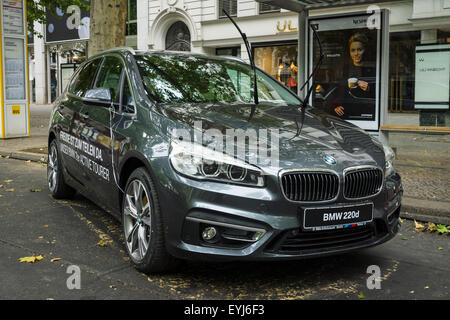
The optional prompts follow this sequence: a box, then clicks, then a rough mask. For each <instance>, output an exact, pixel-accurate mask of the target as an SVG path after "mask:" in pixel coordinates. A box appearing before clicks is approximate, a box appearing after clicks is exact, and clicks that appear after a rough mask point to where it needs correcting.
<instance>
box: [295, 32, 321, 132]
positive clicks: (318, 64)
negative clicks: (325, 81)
mask: <svg viewBox="0 0 450 320" xmlns="http://www.w3.org/2000/svg"><path fill="white" fill-rule="evenodd" d="M311 29H312V30H313V33H314V36H315V37H316V39H317V42H318V43H319V54H320V57H319V61H318V62H317V64H316V66H315V67H314V69H313V71H312V73H311V74H310V76H309V77H308V79H307V80H306V82H305V83H304V84H303V86H302V87H301V88H300V91H301V90H303V88H304V87H305V86H306V85H307V84H308V83H309V81H310V80H311V79H312V77H314V75H315V74H316V72H317V70H318V69H319V68H320V66H321V65H322V61H323V58H324V54H323V50H322V42H321V41H320V38H319V35H318V34H317V31H316V29H315V27H314V26H313V25H311ZM313 90H314V81H313V84H312V85H311V87H310V88H309V90H308V93H307V94H306V97H305V99H304V100H303V103H302V105H301V111H302V113H301V119H302V125H301V127H300V129H299V130H298V131H297V135H296V136H298V135H300V133H301V132H302V129H303V124H304V122H305V113H306V105H307V104H308V101H309V97H310V96H311V93H312V92H313ZM295 122H296V123H297V120H296V121H295ZM297 128H298V126H297Z"/></svg>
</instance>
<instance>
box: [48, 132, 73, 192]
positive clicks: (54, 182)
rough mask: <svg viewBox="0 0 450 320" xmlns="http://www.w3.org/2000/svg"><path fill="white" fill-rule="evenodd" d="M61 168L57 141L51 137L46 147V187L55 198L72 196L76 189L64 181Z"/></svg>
mask: <svg viewBox="0 0 450 320" xmlns="http://www.w3.org/2000/svg"><path fill="white" fill-rule="evenodd" d="M62 169H63V166H62V164H61V158H60V154H59V151H58V143H57V141H56V139H53V140H52V142H50V146H49V148H48V161H47V183H48V188H49V190H50V192H51V193H52V196H53V198H55V199H68V198H72V197H73V196H74V194H75V193H76V191H75V190H74V189H73V188H71V187H70V186H69V185H67V184H66V182H65V181H64V175H63V170H62Z"/></svg>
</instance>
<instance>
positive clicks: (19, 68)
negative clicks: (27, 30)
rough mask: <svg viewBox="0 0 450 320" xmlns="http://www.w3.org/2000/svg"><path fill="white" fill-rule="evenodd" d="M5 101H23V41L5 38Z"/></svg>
mask: <svg viewBox="0 0 450 320" xmlns="http://www.w3.org/2000/svg"><path fill="white" fill-rule="evenodd" d="M4 42H5V48H4V51H5V52H4V55H5V65H4V66H5V88H6V100H25V98H26V97H25V89H26V87H25V67H24V61H25V56H24V43H23V39H15V38H5V40H4Z"/></svg>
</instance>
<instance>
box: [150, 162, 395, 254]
mask: <svg viewBox="0 0 450 320" xmlns="http://www.w3.org/2000/svg"><path fill="white" fill-rule="evenodd" d="M154 161H155V162H157V163H154V165H152V167H153V168H160V169H159V170H158V171H157V172H155V176H156V178H157V181H158V196H159V202H160V206H161V211H162V215H163V219H164V224H165V232H166V234H165V239H166V247H167V250H168V251H169V253H170V254H171V255H173V256H175V257H178V258H182V259H195V260H213V261H221V260H289V259H301V258H309V257H317V256H325V255H331V254H339V253H344V252H349V251H353V250H357V249H362V248H367V247H370V246H375V245H378V244H381V243H383V242H386V241H388V240H389V239H391V238H393V237H394V236H395V234H396V233H397V232H398V229H399V222H398V218H399V214H400V207H401V198H402V194H403V192H402V187H401V179H400V177H399V176H398V174H393V175H391V176H390V177H388V178H387V179H386V182H385V184H384V187H383V190H382V191H381V192H380V193H379V194H378V195H377V196H375V197H373V198H370V199H366V200H364V201H362V202H364V203H368V202H370V203H373V207H374V209H373V221H372V222H370V223H367V224H366V225H364V226H357V227H353V228H346V229H336V230H324V231H307V230H304V229H303V212H304V209H305V208H307V207H310V208H319V207H321V206H330V205H332V206H340V205H342V206H344V205H352V204H356V203H361V201H359V202H358V201H349V200H346V199H344V198H343V197H342V195H339V196H338V198H337V199H336V200H335V201H334V202H333V203H327V204H308V205H304V204H300V203H294V202H290V201H287V200H286V199H285V198H284V196H283V194H282V192H281V189H280V187H279V183H278V179H277V177H272V178H270V177H268V181H267V187H265V188H252V187H246V186H237V185H228V184H223V183H217V182H205V181H196V180H192V179H189V178H185V177H182V176H180V175H178V174H176V173H175V172H174V171H173V170H172V168H171V166H170V165H169V163H168V160H167V159H156V160H154ZM207 227H214V228H215V229H216V230H217V232H218V237H216V238H215V239H214V240H213V241H205V240H203V238H202V236H201V235H202V231H203V230H204V229H205V228H207Z"/></svg>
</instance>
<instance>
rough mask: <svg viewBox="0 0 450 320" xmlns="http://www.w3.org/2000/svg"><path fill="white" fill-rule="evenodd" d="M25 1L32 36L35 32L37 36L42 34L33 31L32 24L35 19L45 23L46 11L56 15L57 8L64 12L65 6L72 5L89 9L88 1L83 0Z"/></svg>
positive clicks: (46, 21)
mask: <svg viewBox="0 0 450 320" xmlns="http://www.w3.org/2000/svg"><path fill="white" fill-rule="evenodd" d="M26 2H27V26H28V30H29V31H30V32H31V34H32V35H33V36H34V35H35V34H37V35H38V36H39V37H42V35H41V34H38V33H36V32H35V31H34V28H33V24H34V22H35V21H36V22H39V23H42V24H47V23H48V20H47V17H46V12H49V13H50V14H52V15H55V16H56V15H57V14H56V9H57V8H60V9H61V10H62V11H64V12H66V11H67V8H68V7H69V6H72V5H76V6H79V7H80V9H81V10H89V9H90V6H89V4H88V3H89V2H88V1H85V0H40V1H39V3H36V2H35V1H34V0H26Z"/></svg>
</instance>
